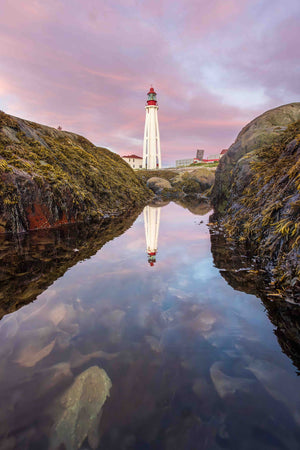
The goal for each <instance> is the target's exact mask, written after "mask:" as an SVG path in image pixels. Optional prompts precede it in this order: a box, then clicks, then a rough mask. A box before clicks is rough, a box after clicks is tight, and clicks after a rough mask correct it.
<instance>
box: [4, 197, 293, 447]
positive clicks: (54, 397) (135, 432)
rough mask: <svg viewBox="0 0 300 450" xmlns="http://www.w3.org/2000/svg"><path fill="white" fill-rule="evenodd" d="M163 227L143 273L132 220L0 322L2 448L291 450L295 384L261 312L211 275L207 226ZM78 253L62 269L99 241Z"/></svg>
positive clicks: (167, 212) (180, 218)
mask: <svg viewBox="0 0 300 450" xmlns="http://www.w3.org/2000/svg"><path fill="white" fill-rule="evenodd" d="M161 216H162V217H161V223H160V241H159V249H160V260H159V266H154V267H153V270H147V268H145V263H144V258H145V226H144V225H145V224H144V221H143V215H141V216H140V217H139V218H138V219H137V220H136V222H135V223H134V225H133V226H132V227H131V228H129V229H128V230H127V231H126V233H124V234H122V235H120V236H118V237H117V238H115V239H113V240H111V241H109V242H107V244H106V245H105V246H103V247H102V248H101V250H100V251H95V252H94V254H93V256H91V257H88V258H86V259H84V260H82V261H81V262H80V263H79V264H76V265H74V266H72V267H71V266H68V267H69V270H67V271H64V272H63V273H64V275H63V276H61V277H60V278H57V279H56V281H55V282H53V284H52V285H51V286H49V287H48V288H46V289H45V290H44V292H42V293H40V294H39V295H38V298H37V299H36V301H34V302H32V303H30V304H27V305H26V306H24V307H22V308H20V309H19V310H18V311H15V312H13V313H11V314H7V315H6V316H5V317H3V318H2V320H1V321H0V341H1V347H0V404H1V408H0V448H5V449H6V448H22V450H23V449H25V450H26V449H30V450H31V449H42V448H45V449H46V448H53V449H54V448H57V449H62V448H64V447H65V448H81V449H98V450H110V449H133V450H140V449H160V450H165V449H167V450H169V449H170V450H177V449H178V450H185V449H204V450H211V449H213V450H221V449H223V448H227V449H232V450H236V449H243V450H253V449H257V450H263V449H264V450H266V449H268V448H272V449H289V450H292V449H295V450H296V449H298V444H299V437H300V436H299V424H300V405H299V398H298V397H297V395H295V393H297V392H299V377H297V376H296V375H295V370H294V367H293V366H292V364H291V363H290V361H289V359H288V358H287V357H286V356H285V355H284V354H283V353H282V352H281V349H280V347H279V345H278V343H277V340H276V337H275V336H274V334H273V325H272V324H271V323H270V321H269V319H268V317H267V315H266V314H265V310H264V308H263V306H262V305H261V303H260V302H259V301H258V299H257V298H256V297H255V296H254V295H251V294H246V293H244V292H241V291H239V290H234V289H233V288H232V287H230V285H229V284H228V283H227V281H225V279H224V278H223V277H222V276H221V275H220V272H219V270H218V269H217V268H216V267H214V265H213V260H212V255H211V252H210V239H209V232H208V228H207V226H206V222H207V221H208V214H205V215H203V216H195V215H192V214H191V213H190V212H189V211H188V210H187V209H183V208H181V207H179V206H178V205H174V204H170V205H168V206H166V207H165V208H164V211H163V213H162V215H161ZM78 239H79V241H78ZM42 242H43V241H42ZM42 242H41V243H40V245H41V247H42V246H43V245H45V242H43V243H42ZM78 242H80V237H77V238H76V240H75V241H73V244H74V247H72V246H69V245H67V249H69V253H70V258H67V264H69V261H70V259H71V258H72V256H73V255H74V254H75V255H76V254H77V253H78V252H74V248H77V249H80V251H81V249H84V248H87V251H88V252H89V251H90V250H88V248H89V246H91V247H90V248H94V249H96V246H97V245H98V244H97V243H99V241H98V238H97V239H95V240H94V241H93V238H92V239H91V244H89V243H88V242H86V243H85V244H84V243H83V242H82V243H81V245H80V246H77V245H78ZM92 242H94V244H92ZM49 245H50V246H51V244H49ZM52 245H53V244H52ZM75 245H76V247H75ZM85 245H86V247H85ZM216 245H217V244H216ZM34 248H37V247H36V246H35V247H34ZM54 248H55V246H54V245H53V254H55V253H54V252H55V249H54ZM71 250H72V251H71ZM27 252H28V253H29V255H31V249H30V248H29V247H28V248H27V250H26V252H25V253H26V254H27ZM48 252H49V249H48ZM214 252H215V250H214ZM25 253H24V260H25V261H26V258H27V256H26V254H25ZM67 253H68V252H67ZM48 254H49V253H48ZM50 254H51V255H52V253H50ZM73 257H74V256H73ZM227 257H228V256H227ZM7 261H9V259H8V260H7ZM49 267H50V268H51V267H52V266H49ZM53 267H56V266H55V265H54V266H53ZM243 267H244V266H243ZM64 268H65V266H64ZM157 269H159V270H157ZM27 272H28V268H27ZM242 272H243V271H241V273H240V272H238V273H240V275H241V276H242ZM18 273H22V272H21V271H20V272H18ZM245 273H246V271H245ZM56 275H57V273H56ZM222 275H223V271H222ZM28 279H29V284H31V285H32V286H33V281H34V280H33V279H32V278H31V277H29V278H28ZM6 289H7V285H6ZM287 314H288V313H287ZM258 399H259V401H258ZM59 446H60V447H59ZM63 446H64V447H63Z"/></svg>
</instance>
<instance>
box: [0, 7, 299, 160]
mask: <svg viewBox="0 0 300 450" xmlns="http://www.w3.org/2000/svg"><path fill="white" fill-rule="evenodd" d="M299 24H300V2H299V0H285V1H283V0H210V1H207V0H205V1H204V0H151V1H147V0H124V1H112V0H51V1H47V0H1V1H0V109H2V110H4V111H5V112H7V113H9V114H13V115H15V116H18V117H22V118H25V119H28V120H32V121H35V122H39V123H43V124H47V125H50V126H54V127H57V126H58V125H61V126H62V127H63V129H64V130H68V131H73V132H76V133H79V134H82V135H84V136H85V137H87V138H88V139H90V140H91V141H92V142H93V143H95V144H96V145H100V146H106V147H108V148H109V149H111V150H112V151H114V152H117V153H119V154H120V155H124V154H128V153H136V154H139V155H142V142H143V132H144V120H145V109H144V105H145V100H146V93H147V91H148V89H149V87H150V84H153V86H154V88H155V90H156V92H157V93H158V101H159V107H160V109H159V113H158V114H159V123H160V134H161V147H162V159H163V163H164V165H167V164H171V163H174V161H175V159H177V158H188V157H193V156H194V155H195V152H196V149H197V148H203V149H205V152H206V154H207V155H208V154H211V153H217V152H219V151H220V150H221V149H223V148H227V147H228V146H229V145H230V144H231V143H232V142H233V141H234V139H235V138H236V135H237V133H238V132H239V131H240V129H241V128H242V127H243V126H244V125H245V124H246V123H247V122H249V121H250V120H251V119H253V118H254V117H256V116H257V115H259V114H261V113H263V112H264V111H266V110H267V109H270V108H273V107H276V106H279V105H282V104H285V103H290V102H293V101H299V100H300V98H299V97H300V96H299V91H300V32H299V29H300V26H299Z"/></svg>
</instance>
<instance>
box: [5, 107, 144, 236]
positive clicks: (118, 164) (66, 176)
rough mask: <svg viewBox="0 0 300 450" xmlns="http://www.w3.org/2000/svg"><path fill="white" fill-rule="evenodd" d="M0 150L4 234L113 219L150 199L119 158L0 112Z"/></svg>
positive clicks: (63, 133)
mask: <svg viewBox="0 0 300 450" xmlns="http://www.w3.org/2000/svg"><path fill="white" fill-rule="evenodd" d="M0 149H1V159H0V220H1V223H2V224H4V225H2V227H3V226H4V229H5V231H6V232H14V233H18V232H23V231H27V230H30V229H37V228H49V227H54V226H58V225H61V224H65V223H72V222H78V221H85V222H89V221H91V220H97V219H101V218H103V217H113V216H117V215H120V214H122V213H124V212H125V211H128V209H133V208H136V207H140V206H142V205H144V204H145V203H146V202H147V201H148V200H149V199H150V198H151V196H152V193H151V191H150V190H149V189H148V188H147V187H146V186H145V183H143V181H141V180H140V179H139V178H137V176H136V174H135V172H134V171H133V170H132V169H131V168H130V167H129V165H128V164H126V162H125V161H124V160H123V159H122V158H121V157H120V156H119V155H116V154H115V153H112V152H110V151H109V150H107V149H106V148H102V147H96V146H95V145H93V144H92V143H91V142H90V141H88V140H87V139H85V138H84V137H82V136H79V135H77V134H74V133H69V132H67V131H60V130H56V129H54V128H51V127H47V126H44V125H40V124H37V123H33V122H29V121H26V120H23V119H19V118H17V117H13V116H9V115H7V114H5V113H3V112H0Z"/></svg>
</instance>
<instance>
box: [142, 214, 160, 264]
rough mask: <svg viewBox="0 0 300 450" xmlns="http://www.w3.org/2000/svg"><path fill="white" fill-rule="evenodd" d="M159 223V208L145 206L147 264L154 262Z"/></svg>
mask: <svg viewBox="0 0 300 450" xmlns="http://www.w3.org/2000/svg"><path fill="white" fill-rule="evenodd" d="M159 221H160V207H158V208H155V207H154V206H146V207H145V209H144V222H145V233H146V242H147V253H148V263H149V264H150V266H154V263H155V262H156V252H157V241H158V231H159Z"/></svg>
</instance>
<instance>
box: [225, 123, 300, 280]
mask: <svg viewBox="0 0 300 450" xmlns="http://www.w3.org/2000/svg"><path fill="white" fill-rule="evenodd" d="M299 142H300V121H298V122H296V123H294V124H291V125H290V126H289V127H288V128H287V129H286V130H285V131H284V132H282V133H281V134H280V136H279V137H278V139H277V140H276V142H274V143H273V144H269V145H265V146H261V147H258V148H257V149H256V150H255V151H254V152H253V154H252V158H251V160H250V167H251V181H250V184H249V185H248V186H246V187H245V188H244V191H243V192H241V193H240V195H239V199H238V200H237V202H238V203H237V202H235V203H234V204H233V205H232V206H231V208H230V209H229V210H228V211H227V215H226V217H225V219H223V224H224V226H225V229H226V232H227V235H228V236H230V237H234V238H238V239H239V240H242V241H246V242H248V243H249V244H250V245H251V246H252V247H253V246H254V247H255V248H257V249H258V253H259V254H260V255H261V256H262V257H267V258H269V259H272V260H274V261H275V267H274V272H273V273H274V276H275V277H276V279H277V280H280V283H281V284H285V283H288V281H289V280H291V278H292V279H293V278H295V277H297V276H299V264H297V261H296V260H297V255H296V253H295V255H294V256H292V253H291V252H296V251H298V249H299V247H298V246H299V243H300V226H299V211H300V199H299V190H300V189H299V188H300V186H299V185H300V175H299ZM293 149H294V150H293ZM297 149H298V150H297ZM287 255H289V258H288V259H289V261H290V262H289V263H287V262H286V260H287V258H286V256H287ZM291 261H292V262H291ZM286 264H288V265H289V267H287V265H286ZM285 271H287V272H288V273H289V276H285V277H283V275H284V273H285ZM278 282H279V281H278ZM280 283H279V284H280Z"/></svg>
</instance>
